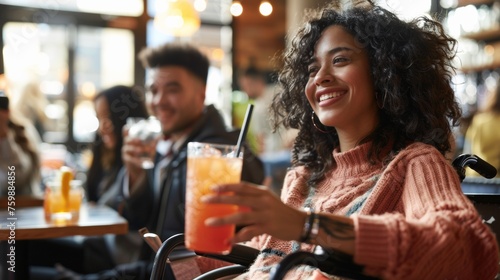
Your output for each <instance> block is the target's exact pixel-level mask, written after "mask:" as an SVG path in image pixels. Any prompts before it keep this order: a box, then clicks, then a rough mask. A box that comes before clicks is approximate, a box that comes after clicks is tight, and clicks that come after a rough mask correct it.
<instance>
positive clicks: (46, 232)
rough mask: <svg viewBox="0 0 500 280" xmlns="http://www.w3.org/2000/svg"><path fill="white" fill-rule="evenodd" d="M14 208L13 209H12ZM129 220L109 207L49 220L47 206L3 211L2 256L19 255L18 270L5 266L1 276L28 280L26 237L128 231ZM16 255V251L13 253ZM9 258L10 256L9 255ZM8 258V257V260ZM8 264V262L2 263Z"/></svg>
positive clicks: (85, 208) (0, 216)
mask: <svg viewBox="0 0 500 280" xmlns="http://www.w3.org/2000/svg"><path fill="white" fill-rule="evenodd" d="M11 210H12V209H11ZM127 232H128V223H127V221H126V220H125V219H124V218H123V217H121V216H120V215H119V214H118V213H117V212H116V211H114V210H113V209H111V208H109V207H107V206H90V205H89V206H87V205H85V206H82V209H81V211H80V217H79V219H78V221H74V222H70V221H67V222H65V221H59V222H47V221H46V220H45V215H44V212H43V207H27V208H18V209H15V210H13V211H8V210H6V209H5V208H2V211H0V241H2V243H3V244H5V245H4V250H5V249H6V251H7V252H5V251H3V252H1V254H2V259H4V257H5V256H6V255H7V254H9V253H14V254H15V257H14V259H15V264H16V272H15V273H11V272H9V271H7V269H8V268H9V267H10V265H9V264H7V266H6V267H5V268H4V269H3V270H4V271H3V272H2V275H0V278H1V279H28V278H29V267H28V266H27V263H25V262H24V261H25V260H26V258H27V256H26V254H27V253H28V250H29V248H25V247H27V246H24V245H26V244H24V242H23V240H34V239H45V238H57V237H66V236H76V235H104V234H126V233H127ZM11 255H12V254H11ZM7 258H10V257H9V255H7ZM7 261H8V259H7ZM2 265H3V266H5V262H4V263H3V264H2ZM6 268H7V269H6Z"/></svg>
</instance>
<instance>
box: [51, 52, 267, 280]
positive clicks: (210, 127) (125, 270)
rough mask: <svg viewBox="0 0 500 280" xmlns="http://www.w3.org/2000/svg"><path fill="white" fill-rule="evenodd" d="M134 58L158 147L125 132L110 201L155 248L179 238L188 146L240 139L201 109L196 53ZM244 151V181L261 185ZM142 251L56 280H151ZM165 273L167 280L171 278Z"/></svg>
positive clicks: (256, 165) (201, 61) (201, 73)
mask: <svg viewBox="0 0 500 280" xmlns="http://www.w3.org/2000/svg"><path fill="white" fill-rule="evenodd" d="M139 57H140V59H141V62H142V63H143V65H144V67H145V68H148V69H150V70H151V72H152V79H151V81H150V83H149V85H148V86H149V92H148V95H147V98H146V100H147V106H148V109H150V111H151V112H152V114H153V115H154V116H155V117H156V118H157V119H158V120H159V121H160V122H161V127H162V132H163V137H162V138H163V139H160V140H159V143H160V144H159V145H152V144H151V143H152V142H148V143H144V142H142V141H141V140H140V139H137V138H134V137H131V136H129V135H128V133H127V130H125V132H124V135H126V136H125V139H124V146H123V149H122V159H123V162H124V168H123V169H122V171H123V172H122V171H121V172H120V174H119V178H118V182H120V183H119V184H120V186H121V187H120V188H119V189H120V190H121V192H120V194H119V195H116V196H114V197H115V203H116V204H117V205H119V206H118V208H119V209H122V210H123V212H122V214H123V216H124V217H125V218H126V219H127V220H128V221H129V229H130V230H138V229H141V228H143V227H147V228H148V229H149V230H150V231H152V232H155V233H156V234H158V236H159V237H160V239H161V240H166V239H167V238H169V237H171V236H172V235H174V234H177V233H183V232H184V205H185V192H186V170H187V144H188V142H208V143H222V144H234V145H235V144H236V143H237V140H238V136H239V131H237V130H231V129H229V128H228V127H227V126H226V124H225V122H224V119H223V117H222V115H221V114H220V112H219V111H218V110H217V108H215V107H214V106H213V105H206V104H205V94H206V82H207V78H208V70H209V67H210V62H209V60H208V58H207V57H206V56H205V55H204V54H203V53H202V52H201V51H200V50H198V49H197V48H196V47H194V46H192V45H189V44H165V45H162V46H159V47H156V48H147V49H145V50H143V51H142V52H141V53H140V56H139ZM155 149H156V153H154V152H155ZM149 151H152V152H153V153H152V154H151V157H155V166H154V168H152V169H147V170H146V169H144V168H143V167H142V164H141V163H142V159H143V157H144V154H145V152H148V154H149ZM244 151H245V152H244V160H243V169H242V180H246V181H248V182H253V183H260V182H262V181H263V179H264V176H263V166H262V162H261V161H260V159H259V158H258V157H256V156H255V155H254V154H253V153H252V152H251V151H249V149H247V146H246V145H245V150H244ZM142 245H143V246H142V248H141V249H142V250H141V255H140V258H139V260H138V261H135V262H130V263H127V264H123V265H120V266H116V267H115V268H114V269H110V270H104V271H101V272H99V273H96V274H87V275H78V274H77V273H74V272H72V271H71V270H68V269H65V268H64V267H59V270H60V278H59V279H101V280H104V279H110V280H111V279H121V278H123V279H125V278H130V279H149V278H150V274H151V269H152V266H153V261H154V256H155V252H154V251H153V250H151V248H150V247H149V245H147V244H146V243H145V242H143V243H142ZM131 251H132V250H129V252H128V253H129V254H131V253H132V252H131ZM124 254H125V253H124ZM197 269H198V267H197V263H195V264H192V265H191V264H190V265H189V269H188V270H190V272H191V271H195V270H197ZM167 273H168V274H170V276H171V277H173V274H172V273H173V272H172V271H167ZM167 279H172V278H167ZM178 279H192V278H190V277H179V278H178Z"/></svg>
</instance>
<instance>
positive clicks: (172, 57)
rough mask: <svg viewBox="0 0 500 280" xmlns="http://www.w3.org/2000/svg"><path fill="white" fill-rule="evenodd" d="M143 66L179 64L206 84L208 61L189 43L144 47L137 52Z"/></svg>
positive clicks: (155, 66)
mask: <svg viewBox="0 0 500 280" xmlns="http://www.w3.org/2000/svg"><path fill="white" fill-rule="evenodd" d="M139 59H140V60H141V62H142V65H143V66H144V67H145V68H157V67H162V66H180V67H183V68H186V70H188V71H189V72H191V73H192V74H194V75H195V76H196V77H198V78H200V80H201V81H202V82H203V83H205V84H206V82H207V78H208V68H209V67H210V62H209V60H208V58H207V57H206V56H205V55H204V54H203V53H202V52H201V51H200V50H199V49H198V48H196V47H194V46H192V45H189V44H177V43H168V44H164V45H161V46H158V47H155V48H146V49H144V50H142V51H141V52H140V53H139Z"/></svg>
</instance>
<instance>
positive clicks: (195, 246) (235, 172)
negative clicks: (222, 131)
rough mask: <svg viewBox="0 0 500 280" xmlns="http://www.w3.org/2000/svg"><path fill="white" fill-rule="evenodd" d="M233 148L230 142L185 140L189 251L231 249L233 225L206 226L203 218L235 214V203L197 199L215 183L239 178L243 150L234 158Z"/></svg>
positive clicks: (227, 251)
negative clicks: (229, 243)
mask: <svg viewBox="0 0 500 280" xmlns="http://www.w3.org/2000/svg"><path fill="white" fill-rule="evenodd" d="M236 149H237V147H236V146H233V145H222V144H210V143H200V142H190V143H188V162H187V183H186V223H185V243H186V247H187V248H188V249H190V250H194V251H197V252H204V253H214V254H229V252H230V251H231V246H230V245H228V244H227V240H228V239H229V238H231V237H233V236H234V232H235V226H234V225H225V226H205V220H206V219H207V218H210V217H221V216H226V215H230V214H232V213H236V212H237V211H238V206H237V205H229V204H205V203H202V202H200V198H201V197H202V196H204V195H207V194H210V193H212V191H211V188H212V187H213V186H215V185H218V184H228V183H238V182H240V181H241V168H242V165H243V152H240V154H239V156H238V157H236V156H235V155H236Z"/></svg>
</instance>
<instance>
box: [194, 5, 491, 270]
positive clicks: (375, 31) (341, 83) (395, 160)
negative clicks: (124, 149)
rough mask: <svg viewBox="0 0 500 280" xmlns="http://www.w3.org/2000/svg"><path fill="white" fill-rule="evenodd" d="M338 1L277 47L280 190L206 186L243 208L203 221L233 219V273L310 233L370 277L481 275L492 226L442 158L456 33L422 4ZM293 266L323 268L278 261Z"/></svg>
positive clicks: (306, 244) (453, 118)
mask: <svg viewBox="0 0 500 280" xmlns="http://www.w3.org/2000/svg"><path fill="white" fill-rule="evenodd" d="M352 2H354V3H351V2H350V1H342V3H344V4H340V3H338V2H335V3H332V4H330V5H329V6H327V7H326V8H324V9H321V10H319V11H318V13H315V14H312V15H311V16H310V17H309V18H307V21H306V23H305V25H304V26H303V27H301V28H300V29H299V30H298V32H297V35H296V36H295V37H294V39H293V41H292V43H291V44H290V47H289V48H288V49H287V51H286V52H285V53H284V55H283V56H284V62H285V65H284V67H283V69H282V70H281V72H280V74H279V77H278V81H279V88H280V90H279V91H278V93H277V95H276V97H275V98H274V101H273V106H272V109H273V110H272V111H271V112H272V113H273V117H274V124H275V126H276V127H279V126H280V125H284V126H285V128H295V129H298V130H299V132H298V136H297V137H296V138H295V142H294V146H293V154H292V160H293V166H292V169H291V170H289V171H288V173H287V176H286V178H285V182H284V185H283V189H282V192H281V201H280V199H279V198H278V197H276V196H275V195H274V194H273V193H272V192H271V191H270V190H269V189H267V188H265V187H263V186H255V185H252V184H248V183H245V182H242V183H240V184H227V185H218V186H214V187H213V189H214V190H215V191H216V192H217V195H207V196H205V197H204V198H203V200H204V201H205V202H206V203H223V204H237V205H240V206H242V207H248V208H249V209H250V211H246V212H244V213H238V214H233V215H226V216H222V217H214V218H210V219H207V220H206V221H205V224H207V225H210V226H222V225H228V224H235V225H236V226H240V227H241V229H240V230H239V231H238V232H237V233H236V235H235V237H234V238H232V239H231V240H230V242H231V243H233V244H236V243H239V242H244V241H249V240H250V241H249V242H248V243H247V245H250V246H252V247H254V248H257V249H258V250H259V251H260V254H259V256H258V257H257V259H256V260H255V262H254V263H253V264H252V266H251V267H250V268H249V271H248V272H247V273H245V274H244V275H243V276H241V277H240V278H239V279H266V278H267V277H268V273H269V272H270V271H271V270H272V269H273V267H275V265H276V264H277V263H279V262H280V261H281V260H282V258H283V257H284V256H286V255H287V254H290V253H291V252H294V251H298V250H303V251H309V252H313V251H314V250H315V249H316V248H315V247H316V246H321V248H323V249H325V250H327V251H329V252H334V253H335V252H337V253H339V254H338V255H340V256H341V257H342V258H343V259H346V260H348V261H349V262H354V263H355V264H357V265H358V266H359V267H360V269H363V272H364V273H365V274H367V275H369V276H374V277H377V278H382V279H454V278H457V279H458V278H463V279H492V278H494V275H496V273H497V272H498V248H497V243H496V241H495V237H494V235H493V234H492V232H491V230H490V229H489V228H488V227H487V226H486V225H485V224H484V223H483V222H482V219H481V218H480V217H479V215H478V213H477V211H476V209H475V208H474V206H473V205H472V203H471V202H470V200H468V199H467V197H466V196H465V195H464V194H463V192H462V190H461V188H460V182H459V177H458V176H457V173H456V171H455V169H454V168H453V167H452V165H451V163H450V161H449V160H448V159H447V158H445V154H446V153H447V152H449V151H450V149H451V144H450V138H451V135H452V134H451V126H450V124H452V125H456V123H457V120H458V118H459V117H460V110H459V106H458V104H457V102H456V100H455V96H454V91H453V89H452V88H451V77H452V73H453V67H452V59H453V58H454V55H455V51H456V50H455V49H454V47H455V45H456V41H455V40H454V39H453V38H451V37H450V36H448V35H447V34H446V33H445V32H444V30H443V28H442V26H441V24H440V23H439V22H437V21H434V20H432V19H429V18H427V17H420V18H416V19H414V20H411V21H408V22H406V21H403V20H401V19H399V18H398V17H397V16H396V15H395V14H393V13H391V12H389V11H388V10H386V9H383V8H381V7H379V6H377V5H374V4H373V3H372V2H371V1H362V0H361V1H352ZM315 116H317V117H315ZM311 118H312V121H311ZM320 122H321V123H322V124H323V125H321V124H320ZM317 128H320V129H317ZM423 178H425V180H424V179H423ZM227 194H231V195H227ZM464 252H467V253H466V254H464ZM475 260H477V261H475ZM485 260H487V261H485ZM306 278H307V279H331V276H330V275H325V274H324V272H320V271H319V270H314V269H310V268H305V269H304V268H300V269H295V270H294V271H290V273H288V274H287V279H306Z"/></svg>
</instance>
